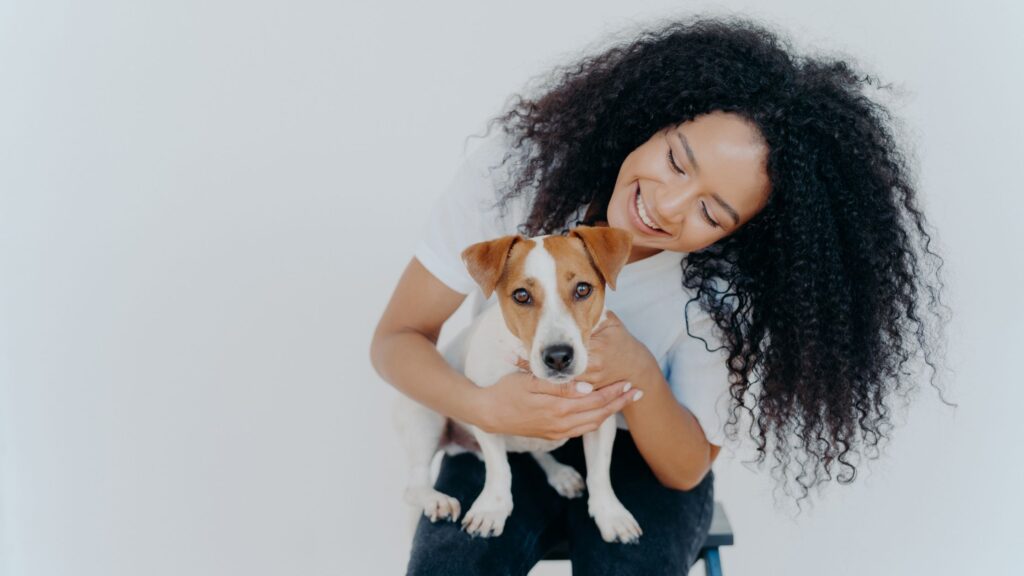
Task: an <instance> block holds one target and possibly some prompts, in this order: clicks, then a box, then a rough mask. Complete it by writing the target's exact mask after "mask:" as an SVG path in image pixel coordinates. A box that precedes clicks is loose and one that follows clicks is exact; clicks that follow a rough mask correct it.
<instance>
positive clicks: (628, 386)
mask: <svg viewBox="0 0 1024 576" xmlns="http://www.w3.org/2000/svg"><path fill="white" fill-rule="evenodd" d="M632 387H633V383H632V382H626V385H625V386H623V387H622V393H623V394H625V393H626V392H629V389H630V388H632Z"/></svg>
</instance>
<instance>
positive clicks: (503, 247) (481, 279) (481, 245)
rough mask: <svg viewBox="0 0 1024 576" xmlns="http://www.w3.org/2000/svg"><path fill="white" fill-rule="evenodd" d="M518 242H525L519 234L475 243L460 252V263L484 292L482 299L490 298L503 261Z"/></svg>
mask: <svg viewBox="0 0 1024 576" xmlns="http://www.w3.org/2000/svg"><path fill="white" fill-rule="evenodd" d="M519 240H525V238H524V237H522V236H521V235H519V234H515V235H512V236H502V237H501V238H496V239H494V240H488V241H486V242H477V243H476V244H473V245H472V246H470V247H469V248H466V249H465V250H463V251H462V261H463V262H464V263H465V264H466V269H467V270H469V275H470V276H472V277H473V280H476V283H477V284H479V285H480V289H481V290H483V292H484V298H490V297H491V292H494V287H495V286H497V285H498V280H499V279H500V278H501V274H502V272H504V271H505V261H506V260H508V254H509V252H511V251H512V245H513V244H515V243H516V242H517V241H519Z"/></svg>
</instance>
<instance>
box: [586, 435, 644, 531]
mask: <svg viewBox="0 0 1024 576" xmlns="http://www.w3.org/2000/svg"><path fill="white" fill-rule="evenodd" d="M614 444H615V416H614V415H613V416H610V417H608V418H607V419H606V420H605V421H604V422H603V423H602V424H601V427H600V428H598V429H597V430H594V431H593V432H587V433H586V434H584V435H583V455H584V456H585V457H586V459H587V491H588V492H589V493H590V498H589V499H588V501H587V508H588V510H589V511H590V516H591V517H592V518H593V519H594V522H595V523H596V524H597V528H598V530H600V531H601V538H602V539H604V541H605V542H614V541H616V540H618V541H620V542H636V541H637V540H638V539H639V538H640V535H641V534H643V531H642V530H640V525H639V524H638V523H637V521H636V519H635V518H633V515H632V514H630V513H629V510H626V507H625V506H623V505H622V502H619V499H618V497H617V496H615V492H613V491H612V481H611V463H612V446H613V445H614Z"/></svg>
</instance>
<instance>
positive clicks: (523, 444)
mask: <svg viewBox="0 0 1024 576" xmlns="http://www.w3.org/2000/svg"><path fill="white" fill-rule="evenodd" d="M567 441H568V439H562V440H545V439H544V438H530V437H528V436H505V450H507V451H509V452H550V451H552V450H554V449H555V448H558V447H559V446H561V445H562V444H565V443H566V442H567Z"/></svg>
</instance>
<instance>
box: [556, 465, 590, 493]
mask: <svg viewBox="0 0 1024 576" xmlns="http://www.w3.org/2000/svg"><path fill="white" fill-rule="evenodd" d="M559 466H560V467H559V469H558V470H557V471H555V472H554V473H553V474H548V484H551V487H552V488H554V489H555V492H558V493H559V494H561V495H562V496H563V497H565V498H578V497H580V496H582V495H583V488H584V487H585V486H586V483H585V482H584V481H583V476H580V473H579V472H577V471H576V469H575V468H573V467H572V466H566V465H565V464H560V465H559Z"/></svg>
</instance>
